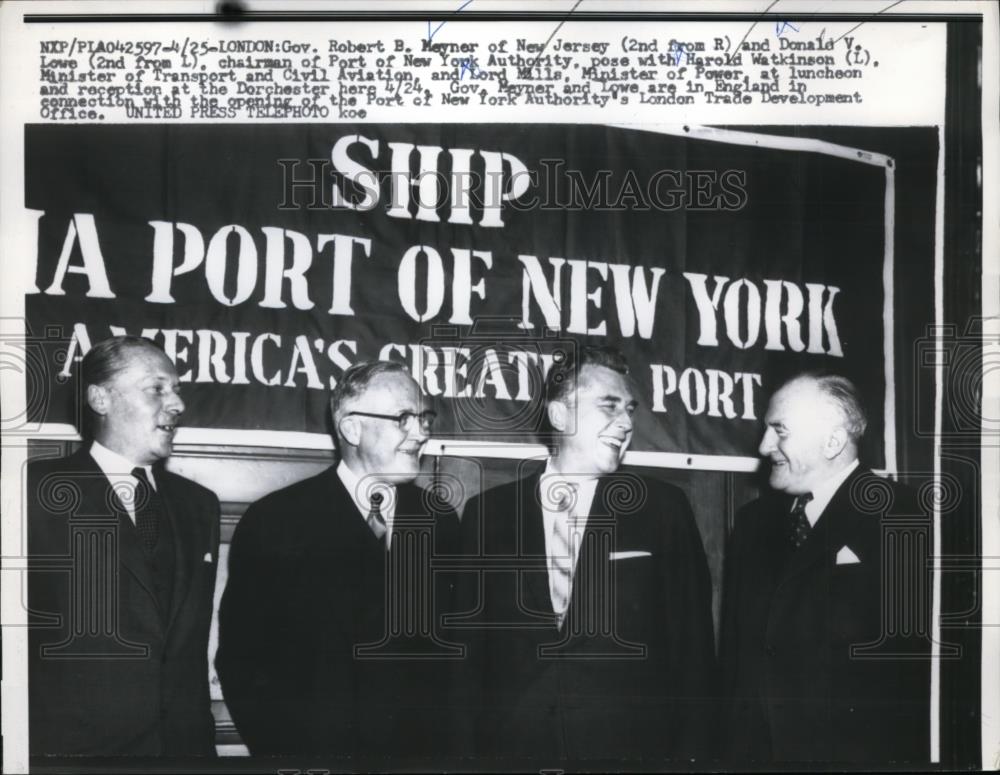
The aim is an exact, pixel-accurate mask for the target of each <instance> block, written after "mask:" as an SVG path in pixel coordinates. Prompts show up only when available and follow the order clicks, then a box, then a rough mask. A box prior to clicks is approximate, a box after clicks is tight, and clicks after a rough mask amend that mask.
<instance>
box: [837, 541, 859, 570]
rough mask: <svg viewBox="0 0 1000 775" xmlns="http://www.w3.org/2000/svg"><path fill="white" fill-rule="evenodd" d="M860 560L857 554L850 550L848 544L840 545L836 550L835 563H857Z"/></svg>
mask: <svg viewBox="0 0 1000 775" xmlns="http://www.w3.org/2000/svg"><path fill="white" fill-rule="evenodd" d="M860 562H861V560H860V558H859V557H858V555H856V554H855V553H854V552H853V551H851V547H849V546H842V547H840V551H839V552H837V565H857V564H858V563H860Z"/></svg>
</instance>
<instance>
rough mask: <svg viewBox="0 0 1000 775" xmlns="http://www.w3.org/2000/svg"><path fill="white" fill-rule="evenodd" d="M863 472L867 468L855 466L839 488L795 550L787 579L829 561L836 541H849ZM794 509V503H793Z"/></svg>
mask: <svg viewBox="0 0 1000 775" xmlns="http://www.w3.org/2000/svg"><path fill="white" fill-rule="evenodd" d="M862 473H864V472H863V471H862V470H861V468H860V467H859V468H857V469H855V470H854V471H853V472H851V475H850V476H848V477H847V479H846V480H845V481H844V482H843V483H841V485H840V487H838V488H837V491H836V492H835V493H834V494H833V497H832V498H831V499H830V502H829V503H827V504H826V508H825V509H823V513H822V514H821V515H820V518H819V521H818V522H816V524H815V525H814V526H813V529H812V531H811V532H810V533H809V538H807V539H806V542H805V543H804V544H802V546H800V547H799V548H798V549H797V550H796V551H795V552H793V554H792V557H791V559H790V560H789V562H788V565H787V567H786V568H785V572H784V574H783V576H782V580H783V581H787V580H788V579H790V578H792V577H793V576H796V575H798V574H799V573H802V572H803V571H804V570H806V569H808V568H811V567H813V566H815V565H819V564H823V563H825V562H827V561H829V560H830V548H831V547H832V546H834V545H836V546H843V545H844V544H845V542H846V536H847V535H848V534H849V533H850V532H851V529H852V527H853V519H852V516H853V514H854V513H855V509H853V508H852V507H851V487H852V486H853V484H854V481H855V480H856V479H857V477H858V476H860V475H861V474H862ZM790 513H791V504H789V514H790Z"/></svg>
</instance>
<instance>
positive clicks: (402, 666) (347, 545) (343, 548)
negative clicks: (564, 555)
mask: <svg viewBox="0 0 1000 775" xmlns="http://www.w3.org/2000/svg"><path fill="white" fill-rule="evenodd" d="M397 496H398V501H397V504H396V511H395V524H394V528H393V531H394V532H393V540H392V547H393V549H392V552H391V553H389V552H386V550H385V544H384V542H382V541H380V540H379V539H377V538H376V537H375V535H374V534H373V533H372V531H371V529H370V528H369V527H368V525H367V524H366V523H365V521H364V519H363V518H362V516H361V514H360V513H359V512H358V509H357V507H356V506H355V505H354V502H353V501H352V500H351V498H350V496H349V494H348V492H347V490H346V489H345V488H344V485H343V484H342V483H341V481H340V478H339V477H338V476H337V474H336V468H329V469H328V470H326V471H324V472H323V473H321V474H319V475H317V476H314V477H312V478H310V479H306V480H305V481H302V482H298V483H297V484H293V485H291V486H290V487H286V488H285V489H282V490H279V491H278V492H275V493H272V494H270V495H268V496H266V497H265V498H263V499H262V500H260V501H258V502H257V503H255V504H253V505H252V506H251V507H250V508H249V509H248V510H247V513H246V514H245V515H244V517H243V518H242V519H241V520H240V524H239V526H238V528H237V530H236V535H235V537H234V538H233V544H232V547H231V551H230V557H229V581H228V583H227V586H226V591H225V593H224V595H223V599H222V605H221V607H220V610H219V651H218V655H217V657H216V667H217V669H218V672H219V678H220V680H221V681H222V688H223V693H224V695H225V699H226V704H227V705H228V707H229V709H230V711H231V713H232V716H233V720H234V721H235V723H236V726H237V729H238V730H239V732H240V735H241V736H242V737H243V740H244V741H245V742H246V744H247V746H248V747H249V749H250V752H251V753H253V754H281V753H284V754H288V753H291V754H306V753H319V754H324V755H326V758H327V759H329V758H330V757H342V758H344V760H345V763H347V764H349V765H350V768H351V769H357V768H359V767H360V768H367V767H370V766H375V767H377V768H379V769H385V768H387V767H391V766H393V765H398V764H400V763H401V762H402V761H403V760H407V761H410V760H413V761H421V760H424V759H427V758H430V757H440V756H442V755H443V749H442V746H443V745H444V744H445V742H446V741H447V735H446V730H445V729H444V726H443V723H442V722H441V720H440V719H441V717H442V715H443V713H444V710H445V707H444V698H445V697H446V692H447V680H448V665H449V662H448V660H447V659H440V657H442V656H452V657H454V653H453V651H450V650H448V649H447V648H446V647H444V646H435V645H434V643H433V640H432V639H431V638H428V637H415V638H410V639H406V638H395V639H390V640H389V641H386V637H387V634H390V633H391V632H397V631H399V628H400V626H401V622H400V621H399V620H398V619H397V618H396V617H395V616H390V615H389V610H390V609H391V608H393V607H394V606H396V605H397V604H400V603H401V604H402V605H403V606H404V607H405V606H407V605H412V604H413V601H414V600H415V599H416V596H418V595H419V596H420V597H421V599H423V600H426V601H427V603H431V602H433V603H434V605H435V606H436V607H437V608H436V610H435V611H428V610H427V609H426V607H425V608H424V613H425V615H427V616H428V617H429V618H433V617H434V616H435V615H436V614H438V613H443V611H444V610H446V608H447V607H448V605H449V603H448V599H449V598H450V592H449V591H448V589H447V588H446V586H445V584H443V583H440V582H441V579H442V578H443V574H439V573H435V574H434V579H435V582H436V587H435V594H434V595H431V594H430V591H431V590H430V589H429V588H428V587H427V586H422V587H421V586H419V584H420V583H421V582H420V581H419V578H421V576H420V573H419V572H417V571H418V569H417V567H416V566H415V564H412V563H406V562H403V561H402V560H401V559H400V558H401V555H400V554H399V553H400V552H401V551H402V550H403V549H405V548H407V547H409V549H412V548H414V546H415V545H418V544H421V542H422V541H425V540H429V538H430V537H431V536H432V537H433V549H434V551H435V552H436V553H437V554H444V553H451V554H454V553H455V552H456V551H457V540H458V519H457V517H456V515H455V513H454V512H453V511H451V510H450V509H445V508H442V507H441V506H440V505H435V504H434V503H433V502H432V500H433V499H432V498H430V496H429V495H428V494H426V493H424V491H422V490H420V489H418V488H417V487H414V486H412V485H401V486H399V487H398V489H397ZM435 512H437V513H436V514H435ZM429 524H433V528H430V531H431V532H427V530H428V529H429V528H428V525H429ZM414 542H415V543H414ZM425 548H426V549H427V551H428V552H429V551H430V549H431V546H429V545H425ZM389 560H392V562H391V563H389V564H390V565H392V567H393V568H394V570H393V573H397V572H398V571H399V569H400V567H402V568H403V570H402V571H401V574H402V575H401V576H396V577H395V581H390V582H389V583H391V584H392V586H393V587H394V588H396V589H397V590H398V592H397V593H393V594H391V595H390V594H389V593H387V577H388V574H387V561H389ZM407 595H412V596H413V597H407ZM387 600H390V601H392V602H391V605H390V606H389V607H388V608H387ZM411 610H412V609H411ZM404 626H405V625H404ZM379 643H382V644H383V648H382V649H381V650H380V651H375V652H371V651H370V652H368V653H367V657H362V656H361V655H356V654H355V647H357V646H363V645H365V644H379ZM428 655H430V656H434V657H439V658H437V659H426V658H424V657H426V656H428Z"/></svg>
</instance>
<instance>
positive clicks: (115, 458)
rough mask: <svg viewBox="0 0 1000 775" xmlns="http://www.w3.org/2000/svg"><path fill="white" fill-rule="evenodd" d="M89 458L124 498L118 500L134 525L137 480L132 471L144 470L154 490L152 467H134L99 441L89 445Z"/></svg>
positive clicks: (154, 482)
mask: <svg viewBox="0 0 1000 775" xmlns="http://www.w3.org/2000/svg"><path fill="white" fill-rule="evenodd" d="M90 456H91V457H92V458H94V462H96V463H97V466H98V468H100V469H101V470H102V471H103V472H104V475H105V476H106V477H108V481H109V482H111V487H112V489H113V490H114V491H115V492H118V493H121V494H122V495H124V496H125V497H121V498H119V500H120V501H121V502H122V505H123V506H124V507H125V510H126V511H127V512H128V515H129V518H130V519H131V520H132V524H133V525H134V524H135V496H134V494H133V493H134V492H135V486H136V485H137V484H139V480H138V479H136V478H135V477H134V476H132V469H133V468H142V469H144V470H145V471H146V478H147V479H148V480H149V484H150V486H151V487H152V488H153V489H154V490H155V489H157V487H156V479H155V478H154V477H153V467H152V466H140V465H136V464H135V463H133V462H132V461H131V460H126V459H125V458H123V457H122V456H121V455H119V454H118V453H117V452H112V451H111V450H110V449H108V448H107V447H105V446H104V445H103V444H101V443H100V442H99V441H94V442H93V443H92V444H91V445H90Z"/></svg>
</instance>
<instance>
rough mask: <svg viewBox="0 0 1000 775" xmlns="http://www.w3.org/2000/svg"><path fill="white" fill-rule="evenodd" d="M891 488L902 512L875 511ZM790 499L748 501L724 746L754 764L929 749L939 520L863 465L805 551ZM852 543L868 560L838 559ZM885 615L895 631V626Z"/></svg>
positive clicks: (883, 759)
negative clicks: (797, 542)
mask: <svg viewBox="0 0 1000 775" xmlns="http://www.w3.org/2000/svg"><path fill="white" fill-rule="evenodd" d="M880 501H881V504H882V507H883V510H884V509H885V508H888V509H889V510H890V514H891V515H898V516H889V517H887V518H886V519H884V520H883V519H882V518H880V514H878V513H870V512H871V511H872V510H874V509H878V507H879V503H880ZM791 503H792V499H791V498H790V497H788V496H784V495H780V494H774V493H771V494H768V495H766V496H764V497H762V498H760V499H758V500H756V501H753V502H752V503H750V504H749V505H747V506H745V507H744V508H743V509H742V510H741V511H740V512H739V513H738V514H737V518H736V527H735V529H734V532H733V536H732V538H731V542H730V548H729V551H728V553H727V555H728V556H727V558H726V580H725V590H724V601H723V615H722V628H721V644H720V662H721V665H722V674H723V682H724V687H725V693H726V695H727V699H728V704H727V708H726V712H725V723H724V724H723V726H722V730H723V736H722V738H723V739H722V741H721V745H722V748H721V750H722V751H723V753H724V755H725V756H726V757H727V758H728V759H730V760H731V761H732V762H734V763H744V764H746V763H750V762H762V761H764V762H766V761H802V762H828V763H841V762H844V763H846V762H850V763H861V764H864V763H869V764H876V763H881V764H888V763H890V762H926V761H928V760H929V729H930V724H929V705H928V702H929V700H928V697H929V690H930V667H929V661H928V656H929V653H930V639H929V635H928V634H927V632H928V629H927V628H929V622H930V618H929V611H930V585H929V576H927V575H926V571H924V570H923V569H922V568H923V562H924V560H925V559H926V557H927V554H928V552H929V547H930V527H929V522H928V521H927V520H926V518H925V517H924V516H923V513H922V510H920V509H919V508H918V506H917V503H916V498H915V497H914V494H913V492H912V491H910V490H909V489H907V488H904V487H901V486H899V485H896V484H894V483H892V482H890V481H888V480H884V479H879V478H877V477H875V476H874V474H872V473H871V472H867V471H862V470H861V469H857V470H855V471H854V472H853V473H852V474H851V475H850V476H849V477H848V479H847V481H845V482H844V484H843V485H842V486H841V487H840V488H839V489H838V490H837V492H836V494H835V495H834V496H833V498H832V500H831V501H830V503H829V504H828V505H827V507H826V509H825V510H824V511H823V513H822V515H821V516H820V518H819V521H818V522H817V523H816V525H815V527H814V528H813V530H812V531H811V533H810V534H809V537H808V539H807V540H806V542H805V543H804V544H803V545H802V546H801V547H799V548H798V549H797V550H793V549H791V547H790V544H789V541H788V529H789V528H788V526H789V521H790V517H789V512H790V509H791ZM906 515H911V517H910V519H906V518H905V517H906ZM845 546H846V547H848V548H849V549H850V550H851V551H852V552H853V553H854V554H855V555H856V556H857V557H858V559H860V562H859V563H855V564H838V563H837V559H836V558H837V555H838V553H840V552H841V551H842V548H843V547H845ZM889 598H891V600H890V599H889ZM886 608H888V610H885V611H884V609H886ZM884 617H885V618H886V619H887V620H888V621H890V622H891V623H892V627H895V628H897V630H898V635H897V636H896V637H885V638H883V635H882V633H883V632H884V631H888V632H891V628H890V627H883V618H884ZM921 630H922V632H921ZM907 631H909V632H907ZM864 644H872V645H871V647H870V648H868V649H865V650H863V651H861V652H857V653H855V654H854V656H852V654H851V648H852V646H862V645H864Z"/></svg>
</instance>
